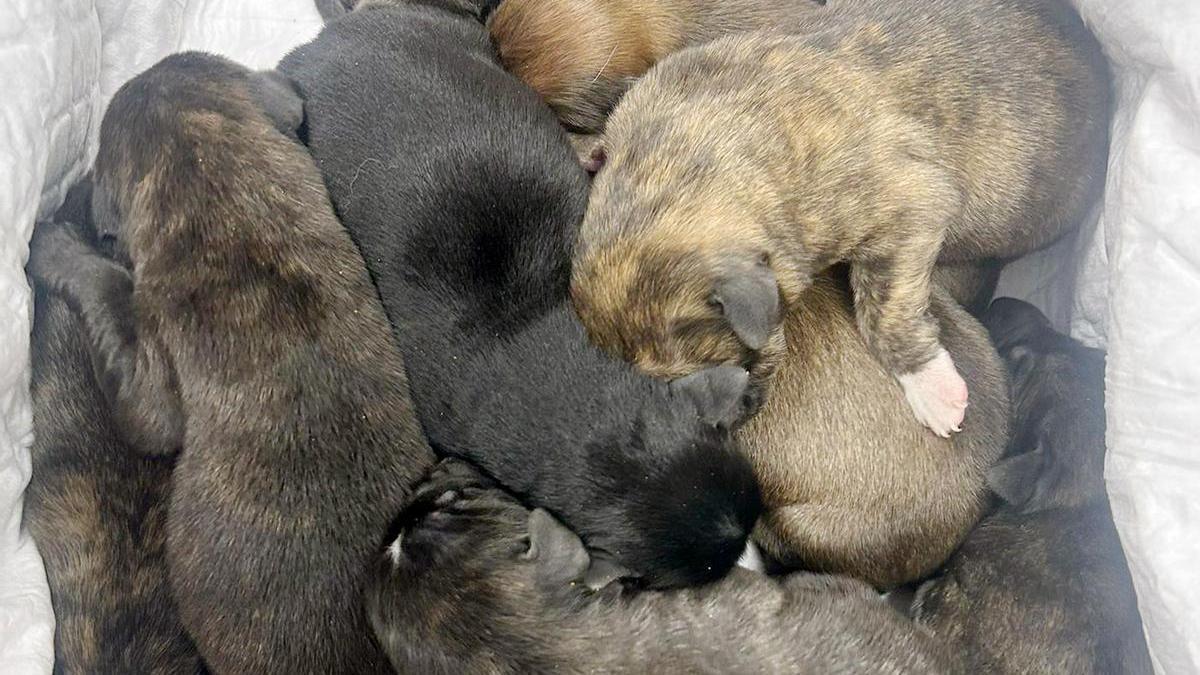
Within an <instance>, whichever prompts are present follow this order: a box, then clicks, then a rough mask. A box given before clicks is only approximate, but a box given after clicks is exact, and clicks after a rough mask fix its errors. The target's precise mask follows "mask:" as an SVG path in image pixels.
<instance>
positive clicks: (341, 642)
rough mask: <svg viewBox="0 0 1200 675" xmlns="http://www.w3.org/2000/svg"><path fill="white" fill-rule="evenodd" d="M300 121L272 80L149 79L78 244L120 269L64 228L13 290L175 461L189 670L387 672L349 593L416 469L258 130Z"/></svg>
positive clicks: (118, 135) (160, 71)
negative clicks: (73, 338)
mask: <svg viewBox="0 0 1200 675" xmlns="http://www.w3.org/2000/svg"><path fill="white" fill-rule="evenodd" d="M301 114H302V108H301V104H300V99H299V97H298V96H297V95H296V94H295V92H294V91H291V90H290V89H289V86H288V85H287V83H286V82H283V81H282V80H281V79H280V78H278V77H277V76H274V75H263V74H259V73H252V72H250V71H247V70H246V69H245V68H242V67H240V66H237V65H236V64H233V63H231V62H229V61H227V60H225V59H222V58H220V57H216V56H212V55H208V54H201V53H195V52H192V53H185V54H176V55H173V56H169V57H167V58H166V59H164V60H163V61H161V62H159V63H158V64H157V65H156V66H154V67H153V68H151V69H149V70H147V71H146V72H144V73H142V74H141V75H139V76H138V77H136V78H134V79H133V80H131V81H130V82H128V83H127V84H125V85H124V86H123V87H122V88H121V89H120V91H118V92H117V94H116V96H114V98H113V100H112V103H111V104H110V105H109V109H108V111H107V112H106V113H105V116H104V121H103V123H102V124H101V127H100V150H99V155H98V157H97V160H96V187H95V195H94V196H93V200H92V204H93V212H94V214H95V216H96V218H97V224H96V227H97V230H98V231H99V232H101V233H102V235H104V236H106V237H109V238H112V239H113V240H115V244H116V250H117V251H118V252H119V253H120V256H119V257H120V258H121V259H123V260H124V261H125V262H126V263H127V264H128V266H129V268H130V269H129V270H127V269H126V268H125V267H124V266H122V265H118V264H116V263H114V262H113V261H111V260H109V259H108V258H105V257H103V256H101V255H99V254H98V253H97V252H96V250H95V248H94V247H93V246H91V245H89V243H88V242H86V241H84V240H81V239H79V238H78V237H75V236H73V235H72V234H71V233H70V232H69V231H68V230H66V229H63V228H58V229H55V228H49V229H47V228H39V232H38V235H37V236H36V237H35V241H34V243H33V245H32V246H31V249H32V254H31V258H30V263H29V268H30V271H31V272H32V273H33V274H34V276H35V277H38V278H39V279H40V280H41V281H42V282H43V283H45V284H46V285H47V286H49V287H50V288H52V289H54V291H56V292H58V293H61V294H62V295H63V296H64V297H65V298H66V299H67V300H68V302H70V303H72V304H73V305H74V307H76V308H77V309H78V310H79V314H80V316H81V317H82V320H83V321H82V322H83V325H84V328H85V330H86V331H87V337H88V343H89V345H90V347H91V350H92V356H93V361H94V365H95V368H96V371H97V375H98V381H99V383H100V385H101V387H102V388H103V390H104V392H105V394H106V397H107V398H108V401H109V403H110V406H111V407H112V408H113V409H114V410H115V411H118V412H119V414H118V415H117V419H118V420H119V421H121V424H122V426H123V427H125V430H126V432H127V433H130V434H131V438H134V439H135V441H136V442H137V443H138V444H139V447H141V448H142V449H143V450H148V451H151V452H154V451H160V450H163V449H166V450H170V449H173V448H176V447H182V451H181V453H180V454H179V457H178V459H177V461H176V466H175V471H174V475H173V486H172V495H171V504H170V510H169V514H168V519H167V525H168V527H167V560H168V564H169V569H170V577H171V585H172V588H173V589H174V592H175V598H176V601H177V602H178V605H179V610H180V615H181V616H182V618H183V623H184V625H185V626H186V628H187V630H188V632H189V633H190V634H191V636H192V638H193V639H194V640H195V643H196V645H197V647H198V648H199V650H200V653H201V655H202V656H203V658H204V660H205V663H206V664H207V665H208V666H209V667H211V668H212V669H213V670H214V671H216V672H222V673H272V672H278V673H298V672H312V673H318V672H319V673H332V672H349V673H372V672H388V671H389V666H388V663H387V659H386V657H385V656H384V654H383V653H382V652H381V651H380V649H379V645H378V644H377V643H376V642H375V641H374V639H373V638H372V637H371V634H370V629H369V627H368V626H367V624H366V620H365V616H364V614H363V611H362V604H361V600H362V599H361V591H362V582H363V576H364V573H365V572H366V569H367V564H368V562H369V560H370V559H371V557H372V555H373V554H374V552H375V551H374V546H373V544H374V541H375V540H376V539H377V538H378V537H379V536H380V535H381V534H382V533H383V532H384V531H385V530H386V528H387V525H388V522H389V521H390V519H391V518H392V517H393V515H394V514H395V513H396V512H397V511H398V510H399V509H400V508H401V507H402V505H403V504H404V503H405V501H406V499H407V497H408V496H409V494H410V490H411V488H412V487H413V486H414V485H415V484H416V483H417V481H419V480H420V478H421V477H422V476H423V475H424V473H425V471H426V470H427V468H428V466H429V465H430V464H432V463H433V459H434V457H433V452H432V451H431V450H430V448H429V446H428V445H427V443H426V442H425V440H424V439H423V438H422V437H421V433H420V428H419V426H418V422H417V419H416V415H415V412H414V411H413V406H412V402H411V401H410V400H409V398H408V391H407V383H406V381H405V375H404V369H403V364H402V362H401V357H400V351H399V349H398V348H397V346H396V345H395V343H394V340H393V337H392V335H391V331H390V330H389V326H388V322H387V318H386V316H385V315H384V312H383V308H382V307H381V306H380V303H379V298H378V295H377V293H376V291H375V288H374V287H373V286H372V285H371V281H370V278H369V277H368V276H367V272H366V270H365V269H364V266H363V262H362V258H361V257H360V256H359V254H358V252H357V251H356V250H355V247H354V244H353V242H351V241H350V238H349V236H348V235H347V234H346V232H345V230H344V229H343V228H342V227H341V225H340V224H339V223H338V221H337V219H336V218H335V217H334V214H333V210H332V207H331V205H330V203H329V197H328V194H327V193H326V191H325V187H324V185H323V184H322V181H321V177H320V175H319V174H318V173H317V169H316V166H314V164H313V161H312V158H311V157H310V156H309V154H308V152H307V151H306V150H305V148H304V147H303V146H302V145H300V144H299V143H298V142H297V141H296V140H294V139H292V138H289V137H288V135H286V134H285V133H281V131H280V130H284V131H287V130H290V129H294V128H295V127H297V126H298V125H299V124H300V122H301V119H302V118H301ZM153 439H157V440H156V441H155V442H152V440H153Z"/></svg>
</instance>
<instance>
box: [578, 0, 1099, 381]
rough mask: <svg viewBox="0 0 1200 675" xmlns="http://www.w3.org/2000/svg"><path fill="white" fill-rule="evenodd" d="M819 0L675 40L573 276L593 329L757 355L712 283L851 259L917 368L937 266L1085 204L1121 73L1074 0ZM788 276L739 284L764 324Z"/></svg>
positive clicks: (887, 338)
mask: <svg viewBox="0 0 1200 675" xmlns="http://www.w3.org/2000/svg"><path fill="white" fill-rule="evenodd" d="M835 6H837V7H840V9H839V8H835ZM821 12H823V14H822V15H821V16H822V17H824V18H823V19H822V20H821V22H820V23H819V24H813V23H812V22H797V28H796V33H795V34H788V35H785V34H771V33H768V32H758V33H747V34H742V35H737V36H731V37H725V38H721V39H719V40H715V41H712V42H709V43H707V44H705V45H702V46H698V47H691V48H688V49H685V50H683V51H681V52H678V53H676V54H674V55H672V56H669V57H668V58H666V59H664V60H663V61H662V62H660V63H659V64H658V65H657V66H655V67H654V68H653V69H651V71H650V72H649V73H648V74H647V75H646V76H645V77H644V78H643V79H642V80H641V81H639V82H638V84H637V85H635V86H634V87H633V88H632V89H631V90H630V91H629V92H628V93H627V94H626V95H625V97H624V98H623V99H622V101H621V103H620V104H619V105H618V106H617V108H616V110H615V111H614V113H613V115H612V117H611V118H610V119H609V121H608V123H607V126H606V129H605V134H604V140H603V145H604V147H605V150H606V154H607V158H606V164H605V167H604V168H603V169H602V170H601V171H600V172H599V174H598V175H597V176H596V180H595V184H594V188H593V193H592V196H591V201H590V203H589V207H588V213H587V216H586V218H585V219H584V224H583V227H582V230H581V235H580V242H579V245H578V247H577V249H576V254H575V263H576V264H575V267H574V273H573V281H572V284H573V288H572V294H573V297H574V300H575V303H576V308H577V309H578V311H579V313H580V315H581V317H582V318H583V320H584V322H585V323H586V324H587V325H588V328H589V333H590V334H591V335H592V337H593V339H594V340H595V341H596V342H597V344H599V345H600V346H602V347H604V348H605V349H607V350H609V351H610V352H613V353H617V354H620V355H622V356H624V357H625V358H626V359H628V360H630V361H632V362H634V363H636V364H638V365H639V366H641V367H642V368H643V369H645V370H647V371H649V372H652V373H656V374H661V375H667V376H678V375H681V374H686V373H688V372H692V371H694V370H695V369H696V368H697V367H699V366H700V365H703V364H708V363H742V364H744V363H745V361H746V359H747V357H748V355H747V346H749V347H751V351H758V349H757V345H753V344H749V343H748V341H747V340H746V338H745V336H744V335H740V334H738V330H737V329H738V328H739V326H737V325H736V324H734V322H733V321H732V320H731V319H730V317H729V312H728V304H729V303H728V302H726V303H724V304H722V303H720V302H714V301H713V298H714V294H715V291H720V290H721V286H722V284H730V283H734V282H739V281H744V280H746V279H757V278H763V279H766V280H770V279H772V278H773V279H774V281H775V282H777V287H778V288H777V290H778V293H779V295H780V298H781V300H782V302H783V303H784V305H785V308H786V307H793V306H794V305H795V304H796V303H797V302H798V301H799V298H800V295H801V293H802V292H803V290H804V288H805V287H806V286H807V285H808V283H809V281H810V280H811V279H812V277H813V275H814V274H816V273H818V272H820V271H821V270H822V269H824V268H826V267H828V266H829V265H830V264H832V263H834V262H837V261H841V260H846V261H849V262H851V264H852V277H853V284H854V290H855V307H856V310H857V316H858V323H859V326H860V330H861V332H862V334H863V336H864V337H865V338H866V339H867V341H868V344H869V345H870V347H871V349H872V352H873V353H874V354H875V356H876V358H878V359H879V360H880V362H881V363H882V364H883V365H884V366H885V367H886V368H887V369H888V370H889V371H890V372H892V373H893V374H896V375H902V374H906V373H911V372H913V371H915V370H917V369H918V368H920V367H921V366H922V365H924V364H925V363H927V362H928V361H929V360H930V359H931V358H933V357H934V356H935V355H936V354H937V353H938V348H939V342H938V330H937V325H936V322H935V321H934V320H933V318H932V317H931V316H930V315H929V314H928V313H927V312H926V306H927V305H928V303H929V288H930V277H931V274H932V271H933V268H934V264H935V262H937V261H939V260H940V261H942V262H948V263H954V262H965V261H975V260H985V259H986V260H990V259H1006V258H1010V257H1013V256H1016V255H1019V254H1022V253H1024V252H1027V251H1029V250H1032V249H1034V248H1037V247H1039V246H1042V245H1045V244H1047V243H1049V242H1051V241H1053V240H1055V239H1056V238H1057V237H1059V236H1060V235H1061V234H1063V233H1064V232H1066V231H1067V230H1068V229H1069V228H1071V227H1072V226H1074V225H1075V224H1077V223H1078V222H1079V221H1080V220H1081V219H1082V218H1083V216H1084V215H1085V212H1086V210H1087V208H1088V207H1089V206H1090V204H1091V203H1092V202H1093V201H1094V199H1095V198H1096V196H1097V195H1098V194H1099V189H1100V187H1101V183H1102V180H1101V179H1102V177H1103V175H1104V169H1105V161H1104V160H1105V154H1106V146H1107V142H1106V140H1107V120H1108V82H1107V70H1106V66H1105V64H1104V61H1103V57H1102V55H1101V54H1100V51H1099V48H1098V45H1097V43H1096V41H1095V39H1094V38H1093V37H1092V36H1091V35H1090V34H1089V33H1088V32H1087V30H1086V28H1085V27H1084V26H1083V24H1082V22H1081V21H1080V20H1079V18H1078V17H1077V16H1075V15H1074V14H1073V13H1072V12H1071V11H1070V10H1069V9H1068V8H1066V7H1065V6H1064V5H1062V4H1060V3H1059V2H1058V0H971V1H969V2H963V1H961V0H919V1H918V0H899V1H897V2H890V3H875V2H865V1H863V2H858V1H846V2H841V3H831V5H830V6H829V7H827V8H825V9H823V10H821ZM783 32H786V30H785V29H780V30H779V31H777V33H783ZM772 288H774V286H767V285H766V284H765V283H764V284H760V288H758V289H757V290H754V289H751V290H749V291H747V290H745V289H742V290H741V291H739V292H741V293H743V294H747V293H748V294H749V295H750V299H749V300H743V301H742V303H741V304H749V305H751V307H750V309H751V310H752V313H755V314H754V316H755V317H756V318H757V320H758V321H759V322H760V323H762V322H768V323H769V322H772V321H777V318H778V317H779V316H780V315H781V314H782V313H786V309H785V311H784V312H777V311H775V308H774V304H775V302H776V301H775V300H774V299H773V297H772V293H773V291H772V290H771V289H772ZM716 295H717V296H720V295H721V294H720V293H719V292H717V293H716ZM751 327H753V325H752V326H751ZM775 331H776V333H778V332H779V331H782V324H781V323H776V324H775ZM781 347H782V343H781V342H779V341H777V340H766V341H765V348H764V349H765V350H766V351H768V352H769V351H771V350H778V349H780V348H781Z"/></svg>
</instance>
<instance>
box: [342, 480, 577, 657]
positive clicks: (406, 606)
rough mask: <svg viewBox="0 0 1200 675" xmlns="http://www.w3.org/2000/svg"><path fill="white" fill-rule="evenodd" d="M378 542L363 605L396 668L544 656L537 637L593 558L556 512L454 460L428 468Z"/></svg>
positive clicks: (563, 608)
mask: <svg viewBox="0 0 1200 675" xmlns="http://www.w3.org/2000/svg"><path fill="white" fill-rule="evenodd" d="M385 539H386V541H385V543H384V547H383V550H382V551H381V553H380V554H379V557H378V559H377V561H376V564H375V567H374V573H373V576H372V578H371V579H370V581H369V583H368V588H367V593H366V604H367V611H368V614H369V616H370V620H371V623H372V626H373V628H374V630H375V634H376V636H377V637H378V638H379V640H380V642H381V643H382V645H383V646H384V648H385V650H386V651H387V653H388V655H389V658H391V660H392V663H393V665H394V666H395V668H396V670H397V672H491V671H493V670H495V668H494V666H496V665H498V663H500V662H498V661H495V660H494V659H497V658H501V659H506V660H507V659H513V658H519V659H521V660H522V661H523V662H524V663H532V662H537V661H538V660H539V659H547V660H548V659H550V658H551V657H549V656H544V655H545V653H546V652H547V651H548V650H552V649H553V646H552V645H548V644H546V642H545V639H544V638H545V636H546V635H549V634H552V633H553V632H555V627H554V626H555V623H556V621H557V620H559V619H561V617H562V616H563V615H564V614H565V613H566V612H568V611H569V609H570V607H571V606H572V603H573V602H575V601H576V600H577V599H578V598H579V597H582V593H583V592H584V587H583V586H582V584H581V583H579V582H581V581H582V579H583V578H584V576H585V574H586V573H587V570H588V566H589V561H590V559H589V556H588V553H587V550H586V549H585V548H584V546H583V543H582V542H581V541H580V540H579V537H577V536H575V534H574V533H572V532H571V531H570V530H568V529H567V528H566V527H564V526H563V525H562V524H561V523H559V522H558V521H557V520H556V519H555V518H554V517H553V516H551V515H550V514H549V513H547V512H545V511H542V510H534V511H532V512H531V511H529V510H528V509H526V508H525V507H524V506H522V505H521V504H520V503H518V502H517V501H516V500H515V499H513V498H512V497H510V496H509V495H508V494H506V493H505V492H503V491H502V490H499V489H498V488H496V487H495V486H494V485H493V484H491V483H490V482H489V481H488V480H486V479H485V478H484V477H483V476H481V475H480V474H479V473H478V472H476V471H475V470H474V469H473V468H471V467H470V466H469V465H467V464H465V463H463V462H460V461H457V460H445V461H443V462H441V463H440V464H439V465H438V466H437V467H435V468H434V470H433V471H432V472H431V474H430V476H429V478H428V479H427V481H426V482H425V483H424V484H423V485H422V486H421V487H420V488H419V489H418V491H417V492H416V494H415V496H414V498H413V500H412V502H410V505H409V506H408V507H407V508H406V509H405V510H404V512H402V513H401V514H400V515H399V516H398V517H397V519H396V521H395V523H394V524H393V527H392V528H391V531H390V532H389V534H388V535H387V537H385ZM506 662H507V661H506ZM510 665H512V664H511V663H510Z"/></svg>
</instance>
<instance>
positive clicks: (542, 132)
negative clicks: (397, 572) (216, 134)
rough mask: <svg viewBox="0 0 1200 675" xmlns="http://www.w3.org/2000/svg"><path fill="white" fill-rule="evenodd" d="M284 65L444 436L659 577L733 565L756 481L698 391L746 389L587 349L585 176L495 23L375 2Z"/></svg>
mask: <svg viewBox="0 0 1200 675" xmlns="http://www.w3.org/2000/svg"><path fill="white" fill-rule="evenodd" d="M280 70H282V71H283V72H285V73H287V74H288V75H290V76H291V77H292V78H293V79H294V80H295V81H296V82H297V83H298V86H299V88H300V90H301V94H302V96H304V98H305V109H306V112H307V130H306V132H307V142H308V143H309V145H310V148H311V150H312V152H313V155H314V156H315V158H316V160H317V164H318V167H319V168H320V169H321V171H322V173H323V174H324V175H325V179H326V182H327V184H328V186H329V190H330V195H331V197H332V198H333V201H334V205H335V207H336V209H337V210H338V212H339V215H340V216H341V218H342V221H343V223H344V224H345V226H346V227H347V229H348V230H349V231H350V233H351V235H352V236H353V237H354V239H355V240H356V242H357V243H358V245H359V247H360V249H361V251H362V252H363V257H364V258H365V259H366V261H367V265H368V267H369V268H370V270H371V272H372V274H373V275H374V278H375V281H376V283H377V285H378V287H379V290H380V294H381V296H382V298H383V302H384V306H385V309H386V310H387V312H388V315H389V317H390V318H391V321H392V324H393V327H394V329H395V332H396V334H397V336H398V337H399V339H400V342H401V346H402V348H403V350H404V353H405V360H406V363H407V364H408V369H409V376H410V381H411V383H412V390H413V396H414V399H415V401H416V403H417V407H418V412H419V414H420V416H421V420H422V424H423V426H424V428H425V431H426V433H427V434H428V436H429V437H430V440H431V441H432V443H433V444H434V447H435V449H436V450H438V451H439V452H441V453H443V454H450V455H456V456H460V457H464V458H467V459H470V460H472V461H474V462H475V463H477V464H478V465H480V466H481V467H482V468H484V469H485V470H486V471H487V472H489V473H490V474H491V475H492V476H493V477H494V478H495V479H497V480H498V481H499V482H500V483H502V484H503V485H504V486H506V487H507V488H508V489H510V490H512V491H514V492H516V493H517V494H518V495H520V496H522V497H523V498H525V499H527V500H528V501H530V502H532V503H533V504H535V505H539V506H542V507H545V508H547V509H549V510H551V511H553V512H554V513H555V514H556V515H557V516H558V517H560V518H562V519H563V520H564V521H566V522H567V523H568V524H570V525H571V526H572V527H573V528H574V529H575V530H576V531H578V532H579V533H581V535H583V537H584V538H585V539H586V540H587V542H588V544H589V545H590V546H592V547H595V548H597V549H600V550H602V551H604V552H607V553H608V554H610V555H612V556H614V557H615V558H617V559H618V560H619V561H620V562H621V563H623V564H624V565H625V566H627V567H628V568H630V569H631V570H632V571H633V572H635V573H636V574H639V575H642V576H644V577H645V578H646V580H647V581H648V582H649V583H651V584H654V585H675V584H686V583H692V582H697V581H702V580H705V579H710V578H714V577H716V576H719V575H720V574H722V573H724V572H725V571H726V570H728V569H729V568H730V567H731V566H732V565H733V564H734V562H735V561H736V559H737V557H738V555H739V554H740V552H741V550H742V548H743V544H744V541H745V538H746V535H747V532H748V531H749V529H750V528H751V527H752V526H753V523H754V521H755V519H756V517H757V515H758V512H759V509H760V500H759V494H758V488H757V485H756V483H755V481H754V478H753V475H752V472H751V470H750V467H749V466H748V464H747V463H746V461H745V460H744V459H743V458H742V457H741V456H740V455H738V454H737V453H736V452H734V451H733V450H732V449H731V447H730V444H729V438H728V430H727V429H726V428H723V427H722V426H721V425H714V424H711V423H707V422H706V421H705V420H712V419H715V418H719V417H721V415H720V414H719V413H718V414H713V411H711V410H705V409H701V408H700V407H698V403H697V402H703V401H710V402H711V403H712V404H713V405H717V406H726V407H727V406H728V403H729V402H728V401H716V400H714V399H713V398H712V397H706V396H703V395H701V396H693V395H687V396H680V395H675V394H673V393H672V391H671V390H670V388H669V387H668V386H667V383H666V382H661V381H655V380H651V379H648V378H646V377H643V376H640V375H637V374H635V373H633V372H632V371H631V370H630V369H629V367H628V366H626V365H624V364H620V363H615V362H612V361H610V360H608V359H606V358H605V357H604V356H602V355H601V354H600V353H599V352H598V351H597V350H596V349H595V348H593V347H591V346H590V345H589V343H588V340H587V337H586V336H585V334H584V331H583V328H582V326H581V325H580V324H579V322H578V319H577V317H576V316H575V315H574V312H573V310H572V309H571V307H570V305H569V303H568V300H567V283H568V279H569V274H570V268H569V266H570V262H569V259H570V256H571V250H572V245H573V242H574V236H575V231H576V227H577V225H578V223H579V221H580V219H581V218H582V216H583V210H584V206H585V203H586V200H587V193H588V179H587V176H586V174H585V173H584V171H583V170H582V168H581V167H580V166H579V163H578V161H577V160H576V158H575V155H574V154H573V152H572V150H571V147H570V145H569V144H568V141H567V139H566V137H565V135H564V134H563V132H562V130H561V129H560V128H559V127H558V124H557V123H556V121H555V119H554V116H553V114H551V112H550V110H549V109H547V108H546V107H545V106H544V105H543V104H542V103H541V102H540V101H539V100H538V98H537V96H536V95H535V94H534V93H533V92H532V91H531V90H529V89H527V88H526V87H525V86H524V85H522V84H521V83H520V82H519V81H518V80H516V79H515V78H514V77H512V76H510V75H509V74H507V73H505V72H504V71H503V70H502V69H501V67H500V66H499V65H498V64H497V62H496V59H495V54H494V52H493V48H492V45H491V42H490V38H489V37H488V33H487V31H486V29H485V28H484V26H483V24H482V23H480V22H479V21H477V20H475V19H473V18H471V17H469V16H465V15H461V14H454V13H451V12H446V11H438V10H436V9H434V8H433V7H432V5H431V4H430V5H425V4H413V5H403V4H400V5H398V6H386V7H385V6H382V5H378V4H374V3H373V4H371V5H368V6H366V7H364V8H361V9H359V10H358V11H356V12H354V13H352V14H350V15H348V16H346V17H344V18H342V19H339V20H338V21H335V22H333V23H331V24H329V25H328V26H327V27H326V28H325V30H324V32H322V34H321V35H320V36H319V37H318V38H317V39H316V40H315V41H314V42H312V43H310V44H308V45H305V46H302V47H300V48H299V49H297V50H296V51H295V52H293V53H292V54H290V55H289V56H288V57H286V58H285V59H284V60H283V62H282V63H281V64H280ZM713 376H714V377H717V378H718V379H719V378H720V377H721V375H719V374H714V375H713ZM701 388H703V387H701ZM711 390H712V391H726V390H728V388H727V387H722V386H714V387H712V388H711Z"/></svg>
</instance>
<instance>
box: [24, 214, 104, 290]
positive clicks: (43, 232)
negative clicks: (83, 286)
mask: <svg viewBox="0 0 1200 675" xmlns="http://www.w3.org/2000/svg"><path fill="white" fill-rule="evenodd" d="M92 253H93V251H92V248H91V247H90V246H89V245H88V244H87V243H86V242H84V241H83V240H82V239H80V238H79V236H78V235H76V233H75V232H74V229H73V228H72V226H70V225H68V224H66V223H54V222H41V223H38V224H37V227H35V228H34V229H33V238H32V240H30V242H29V262H28V264H26V266H25V269H26V270H27V271H28V272H29V274H30V276H32V277H33V278H34V279H37V280H38V281H39V282H41V283H43V284H45V285H46V286H48V287H50V288H52V289H54V290H56V291H63V290H65V287H66V286H67V281H68V280H69V279H70V277H71V276H72V275H74V274H77V273H78V268H79V265H78V263H79V261H80V259H81V258H82V257H85V256H88V255H90V254H92Z"/></svg>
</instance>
